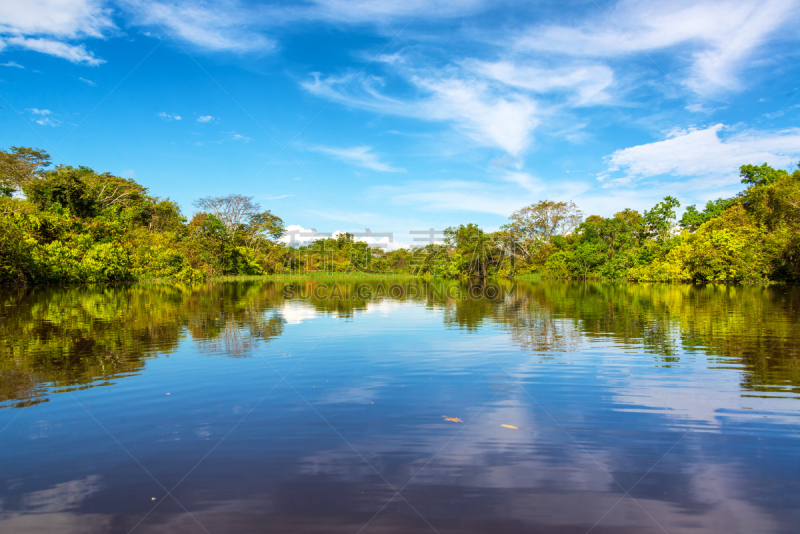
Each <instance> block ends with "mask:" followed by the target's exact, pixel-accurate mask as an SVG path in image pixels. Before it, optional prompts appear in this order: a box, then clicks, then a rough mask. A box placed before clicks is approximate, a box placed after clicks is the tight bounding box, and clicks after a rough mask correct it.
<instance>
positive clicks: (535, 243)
mask: <svg viewBox="0 0 800 534" xmlns="http://www.w3.org/2000/svg"><path fill="white" fill-rule="evenodd" d="M509 219H511V223H510V224H508V225H506V226H505V227H504V229H506V230H509V231H510V232H511V233H512V235H514V236H515V237H516V239H517V240H518V241H519V242H520V243H521V244H522V245H523V246H524V247H525V248H526V249H527V250H529V251H530V250H534V249H536V248H538V247H540V246H541V245H543V244H545V243H549V242H550V240H551V239H552V238H553V237H555V236H565V235H567V234H569V233H570V232H572V231H573V230H574V229H575V228H576V227H577V226H578V225H579V224H580V223H581V221H582V220H583V212H582V211H581V210H579V209H578V207H577V206H576V205H575V203H574V202H571V201H570V202H556V201H554V200H541V201H539V202H537V203H536V204H531V205H530V206H526V207H524V208H522V209H519V210H517V211H515V212H514V213H513V214H512V215H511V217H509Z"/></svg>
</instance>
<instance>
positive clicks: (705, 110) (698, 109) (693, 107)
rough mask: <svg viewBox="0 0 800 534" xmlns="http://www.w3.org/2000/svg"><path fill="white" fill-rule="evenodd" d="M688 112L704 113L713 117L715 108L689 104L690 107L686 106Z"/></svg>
mask: <svg viewBox="0 0 800 534" xmlns="http://www.w3.org/2000/svg"><path fill="white" fill-rule="evenodd" d="M683 109H685V110H686V111H691V112H692V113H704V114H706V115H711V114H712V113H714V111H715V109H714V108H707V107H705V106H703V104H689V105H688V106H684V108H683Z"/></svg>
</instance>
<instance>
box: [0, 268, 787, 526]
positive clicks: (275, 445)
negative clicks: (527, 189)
mask: <svg viewBox="0 0 800 534" xmlns="http://www.w3.org/2000/svg"><path fill="white" fill-rule="evenodd" d="M799 298H800V295H799V294H798V292H797V291H796V290H793V289H787V288H783V287H723V286H688V285H664V286H659V285H625V284H584V283H571V282H516V283H515V282H511V281H496V282H492V283H489V284H474V283H463V282H456V281H441V280H436V281H425V280H412V279H398V280H387V279H381V280H372V281H353V280H344V281H342V280H338V281H337V280H324V279H321V280H316V281H303V282H292V283H284V282H247V283H212V284H208V285H202V286H182V285H160V284H154V285H146V284H142V285H133V286H111V287H99V286H96V287H79V288H67V289H32V290H24V291H15V292H12V293H5V294H3V296H2V302H3V304H4V306H3V308H2V314H3V315H2V317H0V325H2V326H1V327H2V329H3V330H2V342H0V343H2V344H0V351H2V352H0V354H2V357H1V358H0V362H1V365H2V367H0V368H1V369H2V373H3V380H2V395H3V400H4V403H3V406H5V407H8V408H13V407H18V408H20V409H6V410H0V417H2V418H1V419H0V462H2V463H1V464H0V465H2V467H3V470H2V474H1V475H0V531H2V532H17V531H38V532H47V531H55V530H58V531H61V532H66V533H72V532H89V531H106V532H121V533H131V532H182V531H187V532H188V531H203V530H208V531H209V532H227V531H236V532H250V531H252V532H263V531H264V529H265V525H266V526H267V527H268V528H269V529H270V530H275V531H281V532H283V531H292V532H309V533H311V532H348V533H355V532H364V533H367V532H381V531H386V532H409V531H413V532H416V531H419V532H423V531H425V532H433V531H436V532H440V533H445V532H476V533H477V532H487V531H489V532H520V531H543V532H578V533H585V532H587V531H588V530H589V529H590V528H592V527H593V525H597V526H596V528H595V530H594V531H598V532H600V531H622V532H637V533H638V532H663V531H664V530H666V531H667V532H681V531H698V532H704V531H707V532H719V531H724V532H794V530H795V529H796V525H797V523H798V520H800V452H799V451H800V448H798V447H797V444H798V440H800V434H798V429H797V426H798V425H797V422H798V416H797V414H798V413H800V404H798V399H797V398H796V397H797V393H798V389H797V388H798V386H799V385H800V376H798V374H797V363H798V362H797V359H798V353H797V350H798V349H797V347H798V345H800V344H799V343H798V341H800V339H798V337H800V328H798V324H797V323H798V313H797V312H798V304H800V300H799ZM93 386H105V387H93ZM44 401H47V402H44ZM442 416H448V417H450V418H452V419H458V420H460V421H461V422H457V421H448V420H447V419H444V418H443V417H442ZM503 425H506V426H503ZM400 488H402V491H401V493H402V498H400V497H398V496H397V495H396V493H395V490H396V489H400ZM168 490H169V491H171V490H174V491H171V493H169V494H167V491H168Z"/></svg>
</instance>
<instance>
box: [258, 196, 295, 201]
mask: <svg viewBox="0 0 800 534" xmlns="http://www.w3.org/2000/svg"><path fill="white" fill-rule="evenodd" d="M293 196H294V195H278V196H277V197H264V199H265V200H278V199H281V198H289V197H293Z"/></svg>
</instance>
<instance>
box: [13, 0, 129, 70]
mask: <svg viewBox="0 0 800 534" xmlns="http://www.w3.org/2000/svg"><path fill="white" fill-rule="evenodd" d="M114 30H116V26H115V25H114V23H113V22H112V20H111V10H110V9H109V8H106V7H103V2H101V1H100V0H4V1H3V2H0V35H2V36H4V39H5V44H8V45H12V46H16V47H19V48H25V49H28V50H34V51H36V52H40V53H43V54H49V55H52V56H56V57H60V58H62V59H66V60H67V61H71V62H73V63H83V64H86V65H90V66H95V65H100V64H101V63H104V62H105V61H104V60H102V59H100V58H97V57H95V56H94V54H93V53H92V52H90V51H87V50H86V48H85V46H84V45H82V44H78V45H75V44H70V43H67V42H64V41H65V40H68V39H69V40H73V39H85V38H88V37H93V38H102V37H105V36H106V35H107V34H109V33H110V32H113V31H114ZM2 48H3V46H0V49H2Z"/></svg>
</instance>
